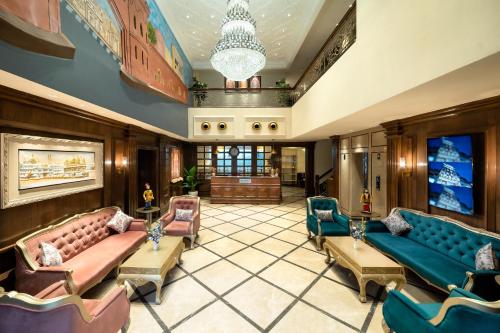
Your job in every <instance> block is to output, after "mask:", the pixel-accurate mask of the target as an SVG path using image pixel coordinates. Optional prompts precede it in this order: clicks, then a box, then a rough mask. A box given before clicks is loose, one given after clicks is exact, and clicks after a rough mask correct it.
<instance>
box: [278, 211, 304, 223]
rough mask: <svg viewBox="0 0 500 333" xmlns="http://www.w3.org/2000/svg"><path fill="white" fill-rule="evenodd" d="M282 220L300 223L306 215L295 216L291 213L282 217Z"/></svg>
mask: <svg viewBox="0 0 500 333" xmlns="http://www.w3.org/2000/svg"><path fill="white" fill-rule="evenodd" d="M282 217H283V218H284V219H289V220H292V221H295V222H302V221H304V220H305V219H306V214H295V212H293V213H288V214H285V215H283V216H282Z"/></svg>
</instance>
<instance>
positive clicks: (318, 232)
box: [307, 196, 349, 251]
mask: <svg viewBox="0 0 500 333" xmlns="http://www.w3.org/2000/svg"><path fill="white" fill-rule="evenodd" d="M316 209H318V210H331V211H332V216H333V221H322V220H320V219H319V218H318V217H317V216H316V213H315V210H316ZM307 232H308V233H309V238H311V237H312V236H311V233H312V234H313V235H314V236H315V237H316V249H317V250H318V251H319V250H321V240H322V237H323V236H349V218H348V217H347V216H345V215H342V213H341V212H340V207H339V201H338V200H337V199H335V198H329V197H322V196H316V197H310V198H307Z"/></svg>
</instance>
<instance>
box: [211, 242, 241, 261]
mask: <svg viewBox="0 0 500 333" xmlns="http://www.w3.org/2000/svg"><path fill="white" fill-rule="evenodd" d="M205 247H206V248H207V249H209V250H210V251H213V252H215V253H217V254H218V255H220V256H221V257H225V256H228V255H230V254H231V253H234V252H236V251H238V250H241V249H242V248H244V247H246V245H245V244H242V243H240V242H237V241H235V240H232V239H231V238H222V239H218V240H216V241H213V242H211V243H208V244H207V245H205Z"/></svg>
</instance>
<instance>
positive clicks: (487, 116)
mask: <svg viewBox="0 0 500 333" xmlns="http://www.w3.org/2000/svg"><path fill="white" fill-rule="evenodd" d="M382 126H383V127H384V128H385V129H386V134H387V139H388V161H387V162H388V187H389V191H388V193H387V199H388V205H389V208H390V207H396V206H400V207H408V208H413V209H417V210H421V211H424V212H428V213H432V214H438V215H445V216H449V217H451V218H454V219H457V220H459V221H463V222H465V223H468V224H470V225H472V226H475V227H480V228H484V229H488V230H490V231H494V232H500V220H499V216H500V196H499V195H498V193H497V192H498V191H499V190H500V169H499V168H498V165H499V163H500V156H499V154H498V149H499V148H500V96H497V97H493V98H489V99H485V100H480V101H475V102H471V103H467V104H463V105H458V106H453V107H450V108H446V109H442V110H438V111H434V112H430V113H426V114H422V115H419V116H415V117H411V118H406V119H401V120H395V121H391V122H387V123H384V124H382ZM461 134H474V138H475V139H474V151H475V156H474V165H475V174H474V187H475V188H476V189H477V190H478V191H479V193H477V194H476V197H475V201H476V202H475V211H476V213H475V214H474V216H466V215H462V214H458V213H454V212H451V211H447V210H443V209H440V208H437V207H431V206H429V205H428V194H427V190H428V189H427V183H428V181H427V179H428V171H427V139H428V138H431V137H439V136H446V135H461ZM408 142H411V145H409V144H408ZM403 156H405V157H406V160H407V164H411V165H409V166H410V167H411V170H412V172H411V174H409V175H403V174H402V171H401V170H400V168H399V159H400V157H403Z"/></svg>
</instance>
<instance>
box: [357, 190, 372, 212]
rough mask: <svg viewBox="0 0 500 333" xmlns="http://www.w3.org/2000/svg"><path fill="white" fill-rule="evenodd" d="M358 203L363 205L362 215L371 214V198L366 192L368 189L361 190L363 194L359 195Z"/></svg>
mask: <svg viewBox="0 0 500 333" xmlns="http://www.w3.org/2000/svg"><path fill="white" fill-rule="evenodd" d="M359 201H360V202H361V203H362V204H363V208H362V209H361V211H362V212H363V213H371V212H372V196H371V194H370V192H368V189H366V188H365V189H364V190H363V193H362V194H361V197H360V198H359Z"/></svg>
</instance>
